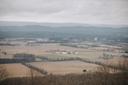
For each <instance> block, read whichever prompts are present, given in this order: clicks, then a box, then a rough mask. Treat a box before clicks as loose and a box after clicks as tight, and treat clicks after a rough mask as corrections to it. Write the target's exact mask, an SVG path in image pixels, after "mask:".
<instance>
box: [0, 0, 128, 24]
mask: <svg viewBox="0 0 128 85" xmlns="http://www.w3.org/2000/svg"><path fill="white" fill-rule="evenodd" d="M127 5H128V0H0V20H17V19H22V20H28V21H29V20H33V21H34V20H35V21H42V22H50V21H51V22H80V23H81V22H82V23H94V24H95V23H96V24H97V23H100V24H111V23H112V24H128V6H127Z"/></svg>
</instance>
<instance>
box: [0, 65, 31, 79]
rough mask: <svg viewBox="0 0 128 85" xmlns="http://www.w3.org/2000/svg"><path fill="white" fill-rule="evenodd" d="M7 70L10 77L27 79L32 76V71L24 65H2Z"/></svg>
mask: <svg viewBox="0 0 128 85" xmlns="http://www.w3.org/2000/svg"><path fill="white" fill-rule="evenodd" d="M0 66H4V67H5V68H6V70H7V73H8V77H27V76H30V73H29V72H30V69H29V68H27V67H26V66H24V65H22V64H17V63H16V64H0Z"/></svg>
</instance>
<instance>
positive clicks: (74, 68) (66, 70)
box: [31, 61, 98, 75]
mask: <svg viewBox="0 0 128 85" xmlns="http://www.w3.org/2000/svg"><path fill="white" fill-rule="evenodd" d="M31 65H33V66H36V67H38V68H41V69H44V70H46V71H48V73H49V74H56V75H64V74H72V73H75V74H80V73H83V70H84V69H86V70H87V72H95V71H96V70H97V67H98V65H95V64H90V63H85V62H81V61H57V62H34V63H31Z"/></svg>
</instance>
